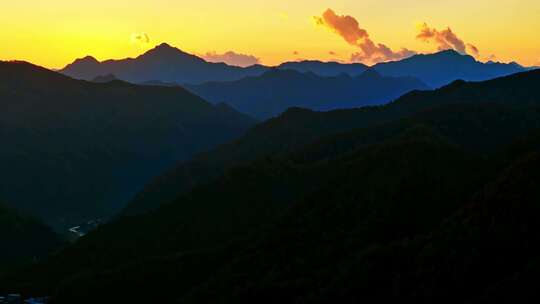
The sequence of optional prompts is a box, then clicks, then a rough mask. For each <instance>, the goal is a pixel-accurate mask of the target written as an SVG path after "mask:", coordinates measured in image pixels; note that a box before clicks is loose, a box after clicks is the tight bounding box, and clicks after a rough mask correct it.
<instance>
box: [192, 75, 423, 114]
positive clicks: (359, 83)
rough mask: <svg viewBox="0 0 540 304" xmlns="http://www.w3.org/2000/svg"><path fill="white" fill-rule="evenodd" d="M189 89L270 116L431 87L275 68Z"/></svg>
mask: <svg viewBox="0 0 540 304" xmlns="http://www.w3.org/2000/svg"><path fill="white" fill-rule="evenodd" d="M186 88H187V89H189V90H190V91H192V92H194V93H195V94H197V95H199V96H201V97H203V98H204V99H206V100H208V101H211V102H215V103H217V102H225V103H227V104H230V105H231V106H232V107H234V108H235V109H237V110H239V111H241V112H243V113H246V114H249V115H251V116H254V117H257V118H260V119H268V118H271V117H274V116H277V115H279V114H281V113H283V112H284V111H285V110H287V109H288V108H290V107H304V108H308V109H312V110H321V111H328V110H334V109H346V108H357V107H361V106H368V105H380V104H385V103H388V102H390V101H392V100H394V99H396V98H398V97H399V96H401V95H403V94H405V93H407V92H410V91H412V90H426V89H428V87H427V86H426V85H424V84H423V83H422V82H420V81H418V80H416V79H414V78H411V77H400V78H394V77H382V76H380V75H379V74H378V73H377V72H375V71H372V70H368V71H366V72H364V73H362V74H361V75H359V76H355V77H351V76H348V75H346V74H342V75H340V76H336V77H321V76H317V75H315V74H314V73H311V72H307V73H301V72H297V71H294V70H279V69H274V70H270V71H268V72H266V73H264V74H263V75H261V76H258V77H248V78H244V79H242V80H239V81H235V82H211V83H206V84H202V85H197V86H187V87H186Z"/></svg>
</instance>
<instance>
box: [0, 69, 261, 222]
mask: <svg viewBox="0 0 540 304" xmlns="http://www.w3.org/2000/svg"><path fill="white" fill-rule="evenodd" d="M253 124H254V121H253V120H252V119H251V118H249V117H247V116H245V115H242V114H239V113H237V112H235V111H234V110H232V109H230V108H227V107H224V106H214V105H212V104H209V103H207V102H205V101H204V100H202V99H200V98H199V97H197V96H194V95H192V94H191V93H189V92H187V91H185V90H184V89H182V88H179V87H175V88H165V87H152V86H136V85H131V84H128V83H125V82H121V81H112V82H107V83H103V84H98V83H91V82H86V81H79V80H74V79H71V78H68V77H66V76H64V75H61V74H58V73H55V72H51V71H49V70H46V69H43V68H40V67H37V66H33V65H31V64H28V63H23V62H0V138H1V139H2V149H0V167H1V168H2V170H1V173H0V193H2V194H3V195H4V199H5V200H6V201H7V202H9V203H10V204H11V206H13V207H16V208H17V209H21V210H24V211H26V212H29V213H30V214H33V215H38V216H40V217H42V218H43V219H45V220H46V221H47V222H48V223H52V224H54V225H55V226H56V227H65V226H66V225H70V224H78V223H79V221H81V220H82V219H89V218H90V219H94V218H96V217H103V216H108V215H111V213H112V212H113V211H115V210H118V209H119V208H122V205H123V204H124V203H125V202H127V201H128V200H129V199H130V198H131V196H132V195H134V194H135V193H136V192H137V191H139V190H140V188H141V187H142V186H143V185H144V184H145V183H146V182H147V181H148V180H149V179H151V178H152V177H154V176H156V175H158V174H159V173H160V172H161V171H162V170H164V169H165V168H167V167H170V166H171V165H173V164H175V163H176V162H178V161H181V160H187V159H188V158H189V157H191V156H192V155H193V154H195V153H197V152H201V151H204V150H206V149H210V148H212V147H214V146H216V145H217V144H220V143H223V142H226V141H229V140H231V139H233V138H235V137H237V136H239V135H241V134H242V133H243V132H244V131H245V130H246V129H248V128H249V127H250V126H252V125H253Z"/></svg>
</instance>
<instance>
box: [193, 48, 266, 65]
mask: <svg viewBox="0 0 540 304" xmlns="http://www.w3.org/2000/svg"><path fill="white" fill-rule="evenodd" d="M202 57H203V58H204V59H205V60H206V61H209V62H224V63H226V64H229V65H235V66H240V67H247V66H251V65H254V64H258V63H260V62H261V60H260V58H258V57H255V56H253V55H246V54H239V53H235V52H233V51H228V52H226V53H223V54H218V53H216V52H208V53H206V54H204V55H202Z"/></svg>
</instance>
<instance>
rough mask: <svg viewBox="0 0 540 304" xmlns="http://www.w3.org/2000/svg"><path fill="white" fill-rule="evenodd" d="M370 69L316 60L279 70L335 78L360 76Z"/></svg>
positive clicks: (359, 65) (353, 64)
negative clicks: (344, 75) (342, 75)
mask: <svg viewBox="0 0 540 304" xmlns="http://www.w3.org/2000/svg"><path fill="white" fill-rule="evenodd" d="M368 68H369V67H368V66H367V65H365V64H361V63H339V62H321V61H316V60H305V61H291V62H285V63H282V64H280V65H279V66H278V67H277V69H280V70H295V71H298V72H301V73H307V72H311V73H313V74H316V75H319V76H323V77H335V76H339V75H341V74H347V75H349V76H351V77H355V76H360V75H361V74H362V73H364V72H365V71H366V70H367V69H368Z"/></svg>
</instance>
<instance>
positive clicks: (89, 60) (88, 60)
mask: <svg viewBox="0 0 540 304" xmlns="http://www.w3.org/2000/svg"><path fill="white" fill-rule="evenodd" d="M74 63H85V64H94V63H99V61H98V60H97V59H96V58H94V57H92V56H86V57H83V58H79V59H76V60H75V62H74Z"/></svg>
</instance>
